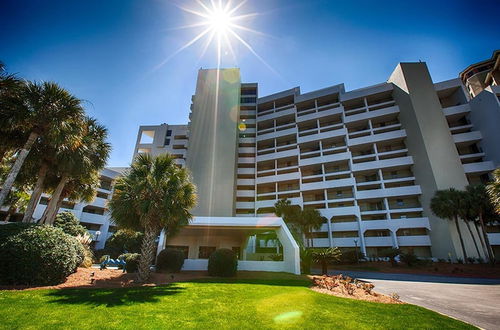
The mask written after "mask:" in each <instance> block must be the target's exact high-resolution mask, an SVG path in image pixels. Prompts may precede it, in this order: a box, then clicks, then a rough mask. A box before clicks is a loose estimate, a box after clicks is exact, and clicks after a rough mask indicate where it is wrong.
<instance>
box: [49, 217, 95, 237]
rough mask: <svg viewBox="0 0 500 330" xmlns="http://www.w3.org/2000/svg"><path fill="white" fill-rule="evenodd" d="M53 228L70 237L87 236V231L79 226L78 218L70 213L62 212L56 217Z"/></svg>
mask: <svg viewBox="0 0 500 330" xmlns="http://www.w3.org/2000/svg"><path fill="white" fill-rule="evenodd" d="M54 227H56V228H61V229H62V231H64V232H65V233H66V234H68V235H71V236H78V235H80V236H85V235H86V234H87V235H88V233H89V232H88V231H87V229H86V228H85V227H84V226H82V225H81V224H80V221H79V220H78V218H77V217H76V216H75V215H74V214H73V213H71V212H62V213H59V214H58V215H57V216H56V219H55V220H54Z"/></svg>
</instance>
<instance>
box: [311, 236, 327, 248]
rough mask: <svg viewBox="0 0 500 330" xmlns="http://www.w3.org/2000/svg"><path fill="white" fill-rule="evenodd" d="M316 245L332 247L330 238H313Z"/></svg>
mask: <svg viewBox="0 0 500 330" xmlns="http://www.w3.org/2000/svg"><path fill="white" fill-rule="evenodd" d="M313 245H314V247H318V248H324V247H330V239H328V238H313Z"/></svg>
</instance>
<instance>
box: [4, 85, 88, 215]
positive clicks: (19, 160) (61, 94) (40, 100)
mask: <svg viewBox="0 0 500 330" xmlns="http://www.w3.org/2000/svg"><path fill="white" fill-rule="evenodd" d="M83 114H84V110H83V107H82V105H81V101H80V100H79V99H77V98H76V97H74V96H73V95H71V94H70V93H69V92H68V91H66V90H65V89H63V88H61V87H60V86H59V85H57V84H56V83H53V82H42V83H37V82H26V83H25V84H24V85H23V86H22V87H21V88H20V90H19V91H18V92H16V93H13V94H8V95H2V97H1V98H0V127H4V128H6V129H9V130H20V131H22V132H26V136H27V139H26V141H25V142H24V144H23V146H22V147H21V148H20V150H19V152H18V153H17V157H16V161H15V162H14V164H13V165H12V168H11V170H10V172H9V174H8V175H7V178H6V179H5V181H4V183H3V186H2V190H1V191H0V205H2V204H3V203H4V201H5V198H6V197H7V195H8V193H9V191H10V190H11V189H12V186H13V185H14V181H15V179H16V177H17V175H18V174H19V171H20V170H21V167H22V165H23V163H24V161H25V159H26V157H27V156H28V154H29V152H30V151H31V148H32V147H33V145H34V144H35V142H36V141H37V140H38V139H39V138H41V137H44V138H47V139H50V137H51V136H52V135H53V134H54V133H57V132H58V131H59V130H61V129H64V128H65V127H66V126H67V125H68V124H69V123H71V122H75V121H81V120H82V119H83ZM72 138H73V137H71V136H68V137H67V139H68V140H69V139H72Z"/></svg>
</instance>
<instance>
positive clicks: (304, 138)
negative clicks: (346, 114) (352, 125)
mask: <svg viewBox="0 0 500 330" xmlns="http://www.w3.org/2000/svg"><path fill="white" fill-rule="evenodd" d="M346 134H347V130H346V129H345V128H341V129H337V130H333V131H328V132H324V133H318V134H311V135H306V136H300V137H299V138H298V139H297V142H298V143H306V142H311V141H317V140H323V139H329V138H332V137H336V136H344V135H346Z"/></svg>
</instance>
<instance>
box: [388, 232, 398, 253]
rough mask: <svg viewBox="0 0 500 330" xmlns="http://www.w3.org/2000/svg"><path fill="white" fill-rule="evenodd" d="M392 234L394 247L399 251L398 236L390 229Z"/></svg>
mask: <svg viewBox="0 0 500 330" xmlns="http://www.w3.org/2000/svg"><path fill="white" fill-rule="evenodd" d="M390 232H391V238H392V247H393V248H395V249H399V244H398V236H397V235H396V232H395V231H393V230H392V229H390Z"/></svg>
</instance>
